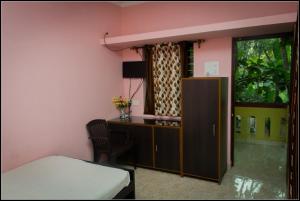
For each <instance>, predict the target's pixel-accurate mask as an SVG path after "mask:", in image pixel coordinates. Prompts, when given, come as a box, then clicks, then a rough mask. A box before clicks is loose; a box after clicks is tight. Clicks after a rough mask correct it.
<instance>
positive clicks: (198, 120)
mask: <svg viewBox="0 0 300 201" xmlns="http://www.w3.org/2000/svg"><path fill="white" fill-rule="evenodd" d="M227 91H228V79H227V78H223V77H204V78H183V79H182V140H181V143H182V144H181V146H182V147H181V149H182V153H183V154H182V162H183V164H182V172H183V175H187V176H194V177H200V178H203V179H209V180H213V181H216V182H219V183H220V182H221V180H222V177H223V175H224V174H225V172H226V169H227V106H228V104H227Z"/></svg>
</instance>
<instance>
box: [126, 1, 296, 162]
mask: <svg viewBox="0 0 300 201" xmlns="http://www.w3.org/2000/svg"><path fill="white" fill-rule="evenodd" d="M297 9H298V2H287V3H286V2H242V3H241V2H193V3H185V2H176V3H174V2H172V3H162V2H155V3H154V2H152V3H144V4H140V5H135V6H130V7H125V8H123V9H122V30H121V31H122V34H135V33H143V32H151V31H158V30H165V29H172V28H180V27H187V26H196V25H203V24H210V23H217V22H225V21H230V20H239V19H245V18H254V17H262V16H269V15H277V14H282V13H289V12H297ZM231 53H232V41H231V38H228V37H226V38H213V39H208V40H206V42H205V43H203V44H202V45H201V48H200V49H199V48H198V47H197V45H195V46H194V76H195V77H203V76H205V75H204V62H205V61H219V65H220V69H219V71H220V72H219V73H220V75H219V76H225V77H228V79H229V83H228V84H229V88H228V92H229V93H228V131H227V132H228V136H227V139H228V150H227V159H228V161H227V163H228V166H230V164H231V156H230V147H231V144H230V135H231V133H230V132H231V131H230V130H231V123H230V122H231V120H230V119H231V117H230V111H231V105H230V104H231V65H232V64H231V59H232V58H231ZM130 54H131V56H129V55H130ZM130 57H131V58H132V57H134V53H133V52H131V53H130V52H127V53H124V54H123V60H128V58H130ZM124 87H125V89H124V91H127V88H126V85H124ZM140 98H142V99H143V96H140ZM143 101H144V100H143ZM143 101H140V102H143ZM135 114H136V115H142V114H143V110H141V109H140V108H139V109H137V110H135Z"/></svg>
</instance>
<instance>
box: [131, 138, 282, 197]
mask: <svg viewBox="0 0 300 201" xmlns="http://www.w3.org/2000/svg"><path fill="white" fill-rule="evenodd" d="M285 167H286V148H285V147H283V146H279V145H257V144H246V143H236V144H235V166H234V167H233V168H231V169H229V170H228V171H227V172H226V174H225V176H224V178H223V181H222V183H221V185H219V184H217V183H215V182H210V181H205V180H201V179H195V178H190V177H180V176H179V175H176V174H170V173H165V172H160V171H154V170H148V169H143V168H137V169H136V198H137V199H285V196H286V182H285V174H286V170H285Z"/></svg>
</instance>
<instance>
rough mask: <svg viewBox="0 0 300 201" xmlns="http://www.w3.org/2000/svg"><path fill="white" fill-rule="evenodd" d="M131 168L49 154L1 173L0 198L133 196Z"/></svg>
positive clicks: (43, 198) (121, 197)
mask: <svg viewBox="0 0 300 201" xmlns="http://www.w3.org/2000/svg"><path fill="white" fill-rule="evenodd" d="M134 189H135V188H134V170H129V169H124V168H120V167H112V166H111V165H108V164H95V163H92V162H88V161H83V160H79V159H73V158H69V157H65V156H48V157H45V158H41V159H38V160H35V161H32V162H30V163H27V164H25V165H22V166H21V167H18V168H16V169H13V170H10V171H8V172H5V173H1V199H28V200H37V199H38V200H52V199H56V200H57V199H59V200H66V199H67V200H69V199H72V200H73V199H76V200H77V199H80V200H86V199H114V198H118V199H126V198H129V199H134V198H135V190H134Z"/></svg>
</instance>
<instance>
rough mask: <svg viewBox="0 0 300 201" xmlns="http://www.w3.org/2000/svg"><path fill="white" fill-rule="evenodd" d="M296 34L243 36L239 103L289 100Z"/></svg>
mask: <svg viewBox="0 0 300 201" xmlns="http://www.w3.org/2000/svg"><path fill="white" fill-rule="evenodd" d="M291 43H292V38H291V37H290V36H288V35H286V36H278V37H272V38H270V37H269V38H260V39H241V40H238V41H237V43H236V48H237V49H236V50H237V52H236V55H235V59H236V65H235V68H234V79H235V80H234V82H235V84H234V87H235V89H234V90H235V102H236V103H279V104H282V103H288V102H289V84H290V65H291Z"/></svg>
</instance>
